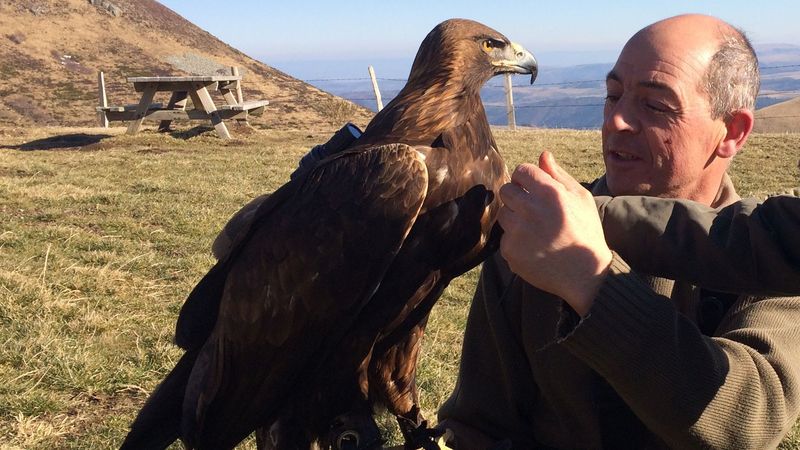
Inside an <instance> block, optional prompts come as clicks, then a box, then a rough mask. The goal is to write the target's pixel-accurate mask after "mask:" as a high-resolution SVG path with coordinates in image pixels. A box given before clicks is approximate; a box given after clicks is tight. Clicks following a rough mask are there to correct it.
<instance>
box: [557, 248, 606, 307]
mask: <svg viewBox="0 0 800 450" xmlns="http://www.w3.org/2000/svg"><path fill="white" fill-rule="evenodd" d="M592 259H593V261H594V263H593V264H592V265H591V267H592V268H591V270H590V272H589V273H588V274H587V276H585V277H582V280H581V281H580V282H577V283H575V284H574V285H573V286H574V288H575V289H574V290H573V292H571V293H570V294H568V296H566V297H563V298H564V301H566V302H567V304H569V305H570V306H571V307H572V309H574V310H575V312H576V313H578V315H580V316H581V317H586V315H588V314H589V310H591V308H592V305H593V304H594V300H595V299H596V298H597V294H598V293H599V292H600V288H601V287H602V286H603V283H604V282H605V279H606V276H608V273H609V270H610V267H611V260H612V259H613V254H612V253H611V250H610V249H608V248H605V249H603V250H602V251H600V252H599V253H597V254H595V255H594V256H593V258H592Z"/></svg>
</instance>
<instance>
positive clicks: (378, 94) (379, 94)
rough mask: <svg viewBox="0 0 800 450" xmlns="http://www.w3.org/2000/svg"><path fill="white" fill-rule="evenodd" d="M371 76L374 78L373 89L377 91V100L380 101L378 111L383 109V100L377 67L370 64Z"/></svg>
mask: <svg viewBox="0 0 800 450" xmlns="http://www.w3.org/2000/svg"><path fill="white" fill-rule="evenodd" d="M369 77H370V79H372V89H373V90H374V91H375V101H376V102H377V103H378V111H379V112H380V110H382V109H383V100H381V91H380V90H379V89H378V79H377V78H375V69H373V68H372V66H369Z"/></svg>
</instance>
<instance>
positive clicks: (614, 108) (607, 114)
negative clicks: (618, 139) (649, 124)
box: [603, 96, 639, 133]
mask: <svg viewBox="0 0 800 450" xmlns="http://www.w3.org/2000/svg"><path fill="white" fill-rule="evenodd" d="M603 126H604V127H605V128H606V130H607V131H613V132H618V133H620V132H625V131H627V132H631V133H635V132H637V131H638V130H639V122H638V120H637V118H636V114H634V111H633V105H632V104H631V101H630V100H629V99H627V98H626V97H625V96H622V97H620V98H619V99H617V101H616V102H613V103H612V102H608V101H607V102H606V105H605V109H604V110H603Z"/></svg>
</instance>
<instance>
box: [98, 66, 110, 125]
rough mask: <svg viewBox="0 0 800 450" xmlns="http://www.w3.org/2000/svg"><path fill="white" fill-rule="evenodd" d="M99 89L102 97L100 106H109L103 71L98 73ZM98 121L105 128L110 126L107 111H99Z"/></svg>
mask: <svg viewBox="0 0 800 450" xmlns="http://www.w3.org/2000/svg"><path fill="white" fill-rule="evenodd" d="M97 91H98V94H99V97H100V106H102V107H103V108H106V107H108V97H106V79H105V76H104V75H103V72H98V73H97ZM97 121H98V122H99V124H100V126H101V127H103V128H108V116H107V115H106V111H105V110H103V111H97Z"/></svg>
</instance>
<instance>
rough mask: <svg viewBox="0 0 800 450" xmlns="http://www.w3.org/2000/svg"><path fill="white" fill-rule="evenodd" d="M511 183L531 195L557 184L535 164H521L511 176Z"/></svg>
mask: <svg viewBox="0 0 800 450" xmlns="http://www.w3.org/2000/svg"><path fill="white" fill-rule="evenodd" d="M511 182H512V183H514V184H516V185H517V186H520V187H521V188H522V189H525V190H526V191H528V192H530V193H534V194H535V192H536V191H538V190H539V189H541V188H542V186H553V185H554V184H556V182H555V181H554V180H553V177H552V176H550V174H548V173H547V172H545V171H543V170H542V169H540V168H539V167H537V166H536V165H535V164H520V165H518V166H517V168H516V169H514V173H512V174H511Z"/></svg>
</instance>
